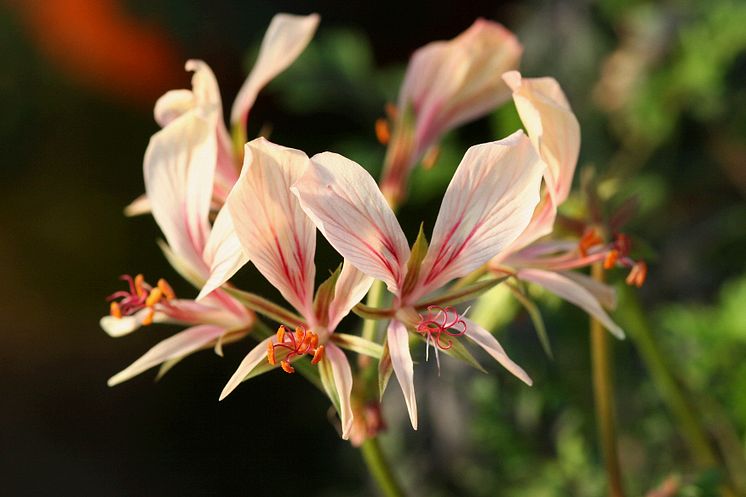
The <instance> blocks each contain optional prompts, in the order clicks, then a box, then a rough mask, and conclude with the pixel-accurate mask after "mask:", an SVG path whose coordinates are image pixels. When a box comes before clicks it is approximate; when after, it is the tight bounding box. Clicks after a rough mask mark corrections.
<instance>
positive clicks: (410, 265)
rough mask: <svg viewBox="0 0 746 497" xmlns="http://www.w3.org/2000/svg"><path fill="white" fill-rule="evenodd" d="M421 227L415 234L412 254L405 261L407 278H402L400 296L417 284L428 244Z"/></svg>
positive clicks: (422, 225) (421, 225)
mask: <svg viewBox="0 0 746 497" xmlns="http://www.w3.org/2000/svg"><path fill="white" fill-rule="evenodd" d="M423 227H424V223H422V224H420V232H419V233H418V234H417V239H416V240H415V241H414V244H413V245H412V253H411V254H410V256H409V260H408V261H407V276H406V277H405V278H404V283H403V284H402V290H401V294H402V295H406V294H408V293H409V292H410V291H411V290H412V289H413V288H414V286H415V284H417V279H418V278H419V276H420V268H421V267H422V261H423V260H424V259H425V256H426V255H427V247H428V244H427V237H426V236H425V232H424V230H423Z"/></svg>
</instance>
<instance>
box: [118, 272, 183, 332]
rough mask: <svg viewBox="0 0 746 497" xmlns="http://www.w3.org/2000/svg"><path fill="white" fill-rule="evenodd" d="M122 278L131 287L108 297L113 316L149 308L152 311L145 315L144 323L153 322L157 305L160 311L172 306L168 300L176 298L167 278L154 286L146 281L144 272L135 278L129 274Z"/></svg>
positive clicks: (129, 314)
mask: <svg viewBox="0 0 746 497" xmlns="http://www.w3.org/2000/svg"><path fill="white" fill-rule="evenodd" d="M120 279H122V280H123V281H126V282H127V286H128V287H129V288H128V289H127V290H120V291H118V292H114V293H113V294H111V295H109V296H108V297H107V298H106V300H107V301H109V302H110V304H109V314H111V315H112V316H114V317H116V318H121V317H123V316H131V315H133V314H135V313H137V312H138V311H141V310H143V309H148V308H149V309H150V312H149V313H148V315H146V316H145V319H144V320H143V324H150V323H152V322H153V316H154V314H155V312H156V306H157V307H158V310H159V311H164V310H168V309H169V308H171V306H170V304H169V303H168V302H169V301H170V300H172V299H174V298H175V295H174V291H173V289H172V288H171V285H169V284H168V282H167V281H166V280H164V279H162V278H161V279H160V280H158V285H157V286H156V287H155V288H153V287H152V286H150V285H149V284H148V282H146V281H145V278H144V277H143V275H142V274H138V275H137V276H135V277H134V278H132V277H131V276H129V275H122V276H121V278H120Z"/></svg>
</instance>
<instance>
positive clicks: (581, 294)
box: [517, 269, 624, 339]
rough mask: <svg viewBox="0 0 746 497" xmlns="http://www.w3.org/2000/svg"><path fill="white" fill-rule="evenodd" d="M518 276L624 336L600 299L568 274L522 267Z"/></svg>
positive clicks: (618, 335)
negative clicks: (604, 308)
mask: <svg viewBox="0 0 746 497" xmlns="http://www.w3.org/2000/svg"><path fill="white" fill-rule="evenodd" d="M517 277H518V279H521V280H524V281H529V282H531V283H536V284H537V285H540V286H542V287H544V288H546V289H547V290H549V291H550V292H552V293H553V294H555V295H557V296H559V297H560V298H562V299H564V300H567V301H568V302H570V303H571V304H575V305H576V306H578V307H580V308H581V309H583V310H584V311H585V312H587V313H588V314H590V315H591V316H593V317H594V318H596V319H597V320H598V321H599V322H600V323H601V324H603V325H604V327H605V328H606V329H607V330H609V331H610V332H611V333H612V334H613V335H614V336H616V337H617V338H620V339H623V338H624V331H622V329H621V328H620V327H619V326H618V325H617V324H616V323H615V322H614V321H612V320H611V318H610V317H609V315H608V314H606V311H604V310H603V308H602V307H601V304H600V303H599V299H598V298H596V297H595V296H594V295H593V294H592V293H591V292H589V291H588V290H587V289H585V288H584V287H583V286H581V285H579V284H578V283H576V282H575V281H573V280H571V279H570V278H568V277H567V276H563V275H561V274H558V273H554V272H551V271H543V270H541V269H521V270H520V271H518V274H517Z"/></svg>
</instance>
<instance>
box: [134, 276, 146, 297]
mask: <svg viewBox="0 0 746 497" xmlns="http://www.w3.org/2000/svg"><path fill="white" fill-rule="evenodd" d="M143 283H145V276H143V275H142V274H138V275H137V276H135V292H137V296H138V297H142V296H144V295H145V288H143Z"/></svg>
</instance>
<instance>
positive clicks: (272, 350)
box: [267, 326, 324, 373]
mask: <svg viewBox="0 0 746 497" xmlns="http://www.w3.org/2000/svg"><path fill="white" fill-rule="evenodd" d="M276 349H279V350H277V351H276ZM280 353H281V354H283V355H284V359H281V360H280V366H281V367H282V369H283V371H285V372H286V373H294V372H295V368H294V367H293V366H291V365H290V361H291V360H292V359H293V358H295V357H301V356H304V355H306V354H308V355H311V356H313V359H311V364H318V362H319V361H320V360H321V359H323V358H324V346H323V345H319V335H317V334H316V333H314V332H313V331H310V330H306V329H305V328H304V327H303V326H298V327H297V328H295V333H293V332H292V331H288V330H287V328H285V326H280V327H279V328H278V329H277V335H276V337H275V342H274V343H273V342H272V341H270V342H268V343H267V361H268V362H269V363H270V364H271V365H273V366H274V365H275V364H277V355H278V354H280Z"/></svg>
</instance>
